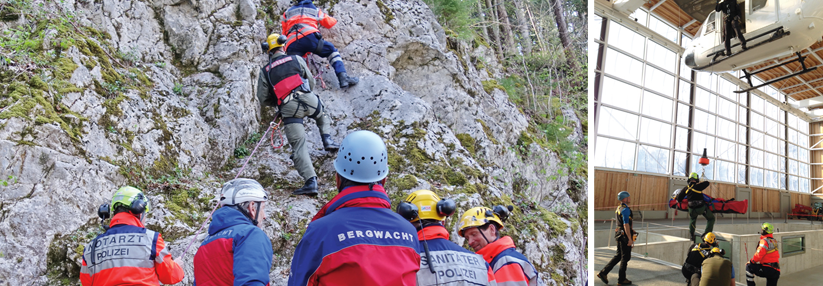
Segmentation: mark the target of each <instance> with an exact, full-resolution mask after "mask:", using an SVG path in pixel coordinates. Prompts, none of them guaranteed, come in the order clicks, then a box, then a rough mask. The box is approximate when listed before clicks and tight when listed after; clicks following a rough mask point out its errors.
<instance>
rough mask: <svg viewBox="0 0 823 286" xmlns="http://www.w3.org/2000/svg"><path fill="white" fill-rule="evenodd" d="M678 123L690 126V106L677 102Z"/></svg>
mask: <svg viewBox="0 0 823 286" xmlns="http://www.w3.org/2000/svg"><path fill="white" fill-rule="evenodd" d="M677 124H678V125H682V126H689V106H688V105H685V104H682V103H678V104H677Z"/></svg>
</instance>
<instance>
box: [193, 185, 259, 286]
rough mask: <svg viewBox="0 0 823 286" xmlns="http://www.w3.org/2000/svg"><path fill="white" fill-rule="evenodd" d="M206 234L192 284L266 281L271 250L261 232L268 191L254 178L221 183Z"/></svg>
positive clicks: (198, 250)
mask: <svg viewBox="0 0 823 286" xmlns="http://www.w3.org/2000/svg"><path fill="white" fill-rule="evenodd" d="M220 194H221V195H220V208H219V209H217V210H216V211H215V212H214V215H213V216H212V221H211V224H209V236H208V237H206V240H204V241H203V243H202V244H200V248H198V249H197V253H196V254H195V255H194V285H195V286H196V285H209V286H223V285H226V286H228V285H259V286H264V285H268V283H269V282H270V281H269V270H270V269H271V264H272V256H273V255H274V254H273V251H272V248H271V240H270V239H269V237H268V236H267V235H266V233H265V232H263V230H262V227H263V220H265V219H266V211H265V208H266V202H267V201H268V195H267V194H266V191H265V190H264V189H263V186H261V185H260V183H258V182H257V181H255V180H252V179H244V178H240V179H234V180H231V181H228V182H227V183H226V184H224V185H223V189H222V190H221V192H220Z"/></svg>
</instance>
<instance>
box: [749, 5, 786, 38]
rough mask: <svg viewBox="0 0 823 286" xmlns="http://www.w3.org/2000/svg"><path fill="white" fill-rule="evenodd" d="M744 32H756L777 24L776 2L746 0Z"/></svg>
mask: <svg viewBox="0 0 823 286" xmlns="http://www.w3.org/2000/svg"><path fill="white" fill-rule="evenodd" d="M746 4H747V6H748V9H746V11H747V12H748V13H747V14H748V15H746V30H747V31H749V32H753V31H756V30H758V29H760V28H763V27H766V26H768V25H771V24H774V23H775V22H777V21H778V20H779V19H778V15H777V0H746Z"/></svg>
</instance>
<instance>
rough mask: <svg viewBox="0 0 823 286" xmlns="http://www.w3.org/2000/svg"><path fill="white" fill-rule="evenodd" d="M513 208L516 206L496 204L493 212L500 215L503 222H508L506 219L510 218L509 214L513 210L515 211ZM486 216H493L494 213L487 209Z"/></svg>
mask: <svg viewBox="0 0 823 286" xmlns="http://www.w3.org/2000/svg"><path fill="white" fill-rule="evenodd" d="M513 210H514V206H505V207H504V206H501V205H496V206H494V210H493V212H494V214H496V215H497V216H498V217H500V220H502V221H503V222H506V220H507V219H509V214H511V211H513ZM486 216H487V217H491V216H493V215H491V214H489V212H488V211H486Z"/></svg>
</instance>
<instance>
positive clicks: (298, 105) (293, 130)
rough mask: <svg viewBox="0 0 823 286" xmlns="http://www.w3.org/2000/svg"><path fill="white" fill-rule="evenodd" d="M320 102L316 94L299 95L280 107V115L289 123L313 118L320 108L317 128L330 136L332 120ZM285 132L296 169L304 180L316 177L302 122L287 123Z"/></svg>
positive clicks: (315, 118)
mask: <svg viewBox="0 0 823 286" xmlns="http://www.w3.org/2000/svg"><path fill="white" fill-rule="evenodd" d="M319 101H320V99H319V98H318V97H317V96H316V95H314V93H304V94H299V95H297V96H296V97H295V98H292V99H291V100H290V101H289V102H286V103H285V104H283V105H281V106H280V115H281V116H282V117H283V120H284V122H286V121H289V120H288V119H287V118H300V119H304V118H305V117H310V116H312V115H313V114H314V113H315V111H316V110H317V108H318V107H319V108H320V112H318V113H317V116H316V117H314V120H315V123H316V124H317V128H319V129H320V134H329V132H330V131H331V126H330V123H331V119H330V118H329V116H328V115H327V114H326V111H325V108H323V106H322V104H319V103H320V102H319ZM283 130H284V133H286V138H287V139H288V140H289V145H290V146H291V152H292V155H291V159H292V161H293V162H294V168H295V169H297V172H298V173H299V174H300V176H301V177H303V179H304V180H308V179H309V178H311V177H316V176H317V173H315V172H314V166H313V165H312V162H311V157H310V156H309V150H308V147H306V128H305V127H303V124H302V122H298V123H286V125H285V126H283Z"/></svg>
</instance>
